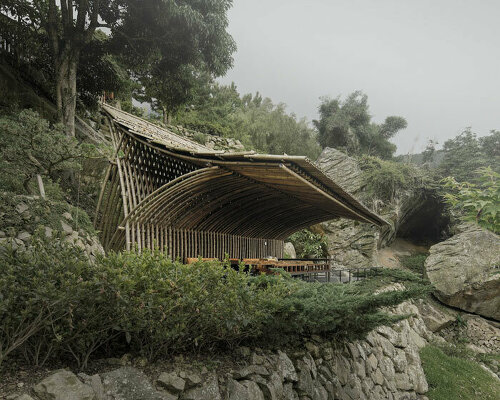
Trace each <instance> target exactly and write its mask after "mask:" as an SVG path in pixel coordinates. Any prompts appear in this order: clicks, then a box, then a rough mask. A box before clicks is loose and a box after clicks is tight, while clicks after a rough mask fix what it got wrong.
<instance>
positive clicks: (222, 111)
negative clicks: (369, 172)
mask: <svg viewBox="0 0 500 400" xmlns="http://www.w3.org/2000/svg"><path fill="white" fill-rule="evenodd" d="M197 89H198V91H197V94H196V96H195V98H194V100H193V104H192V107H190V108H189V109H186V110H184V111H181V112H180V113H179V115H178V116H177V117H176V121H177V122H178V123H180V124H182V125H184V126H187V127H189V128H192V129H196V130H199V131H201V132H203V133H206V134H212V135H218V136H226V137H232V138H235V139H238V140H240V141H241V142H242V143H243V144H244V145H245V147H247V148H248V149H255V150H257V151H260V152H265V153H271V154H283V153H286V154H289V155H306V156H308V157H309V158H311V159H316V158H317V156H318V155H319V153H320V147H319V145H318V143H317V141H316V132H315V131H314V130H313V129H311V128H310V127H309V126H308V123H307V122H306V120H304V119H301V120H298V119H297V117H296V116H295V115H294V114H288V113H286V106H285V105H284V104H282V103H281V104H273V102H272V101H271V99H269V98H265V99H263V98H262V96H261V95H260V94H259V93H256V94H255V96H252V95H251V94H247V95H244V96H240V94H239V93H238V91H237V89H236V86H235V85H234V84H232V85H230V86H223V85H220V84H218V83H215V82H212V81H210V80H209V81H206V82H205V84H204V85H200V86H199V87H198V88H197Z"/></svg>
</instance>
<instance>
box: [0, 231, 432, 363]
mask: <svg viewBox="0 0 500 400" xmlns="http://www.w3.org/2000/svg"><path fill="white" fill-rule="evenodd" d="M0 265H2V274H1V275H0V299H1V301H0V362H1V361H2V360H4V359H5V358H6V357H7V356H9V355H10V354H11V353H13V352H16V353H18V354H24V356H25V357H26V358H27V359H28V360H29V362H30V363H34V364H42V363H43V362H44V361H45V360H47V359H50V358H51V357H54V358H55V357H57V358H59V359H61V358H65V359H69V358H72V359H73V360H74V361H75V362H76V363H77V365H78V366H80V367H85V366H86V364H87V362H88V360H89V358H90V357H91V356H92V355H93V354H95V353H96V352H100V353H101V355H103V354H108V355H111V354H116V352H118V351H125V350H126V351H130V352H132V353H134V354H142V355H145V356H147V357H148V358H150V359H155V358H159V357H164V356H167V355H171V354H172V353H175V352H179V351H190V350H194V349H196V350H214V349H217V348H228V346H229V347H231V346H233V345H236V344H238V343H240V342H242V341H255V342H257V343H260V344H262V343H276V342H283V341H288V340H292V339H293V338H297V337H298V336H297V335H303V334H306V335H307V334H322V335H329V336H335V337H337V338H345V337H349V338H352V337H361V336H363V335H364V334H365V333H367V332H368V331H370V330H371V329H373V328H374V327H376V326H378V325H381V324H389V323H391V322H394V321H397V320H400V319H401V318H403V317H404V316H394V315H387V314H386V313H383V312H381V311H380V308H381V307H387V306H392V305H396V304H398V303H400V302H402V301H404V300H406V299H408V298H411V297H414V296H419V295H422V294H425V293H427V292H428V290H429V287H428V286H427V285H426V284H424V283H423V282H422V281H421V280H420V279H419V278H418V277H416V275H414V274H410V273H406V274H405V273H404V272H403V271H385V272H381V273H380V274H379V275H378V276H376V277H372V278H373V279H372V278H370V279H367V280H365V281H361V282H356V283H353V284H351V285H342V284H326V283H323V284H322V283H307V282H304V281H301V280H296V279H292V278H291V277H289V276H288V275H287V274H285V273H278V274H273V275H260V276H256V277H254V276H251V275H249V274H247V273H245V272H243V271H242V270H241V271H240V270H234V269H232V268H230V267H228V266H227V265H225V264H223V263H219V262H203V261H199V262H197V263H195V264H192V265H183V264H180V263H178V262H172V261H171V260H170V259H168V258H167V257H166V256H164V255H163V254H162V253H160V252H157V251H156V252H149V251H145V252H143V253H141V254H137V253H134V252H125V253H112V254H110V255H108V256H106V257H102V258H101V259H99V260H97V262H96V263H95V265H90V264H88V262H87V260H86V259H85V258H84V256H83V254H82V252H81V251H80V250H79V249H77V248H74V247H70V246H68V245H65V244H64V243H62V242H61V241H60V240H51V241H50V242H49V241H47V240H46V239H45V238H42V237H40V236H34V238H33V240H32V247H31V248H30V249H29V250H28V251H27V252H26V253H20V254H17V253H14V252H13V251H12V250H11V249H7V250H6V251H5V252H3V253H2V254H0ZM394 280H395V281H401V282H405V286H406V287H407V289H406V290H403V291H394V292H384V293H380V294H374V292H375V290H376V289H377V288H380V287H383V286H385V285H387V284H388V283H389V282H391V281H394Z"/></svg>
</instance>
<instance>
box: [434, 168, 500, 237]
mask: <svg viewBox="0 0 500 400" xmlns="http://www.w3.org/2000/svg"><path fill="white" fill-rule="evenodd" d="M477 175H478V176H479V177H478V178H477V181H478V184H472V183H468V182H461V183H460V182H457V181H456V180H455V178H453V177H447V178H445V179H444V180H443V183H444V187H445V188H446V189H447V190H448V191H447V192H446V193H445V194H444V198H445V200H446V202H447V203H448V204H449V205H450V206H451V207H452V208H453V209H454V210H455V211H458V212H459V213H460V214H461V216H462V218H463V219H464V220H466V221H471V222H475V223H477V224H478V225H480V226H482V227H483V228H486V229H489V230H491V231H492V232H495V233H497V234H498V233H500V174H499V173H497V172H495V171H493V170H492V169H491V168H490V167H488V168H482V169H479V170H478V171H477Z"/></svg>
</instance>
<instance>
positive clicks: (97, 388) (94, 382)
mask: <svg viewBox="0 0 500 400" xmlns="http://www.w3.org/2000/svg"><path fill="white" fill-rule="evenodd" d="M90 387H91V388H92V390H93V391H94V393H95V397H96V400H106V397H105V396H104V386H103V384H102V380H101V377H100V376H99V375H97V374H95V375H92V376H91V377H90Z"/></svg>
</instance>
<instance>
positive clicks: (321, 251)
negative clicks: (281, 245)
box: [288, 229, 327, 258]
mask: <svg viewBox="0 0 500 400" xmlns="http://www.w3.org/2000/svg"><path fill="white" fill-rule="evenodd" d="M288 240H289V241H290V242H292V244H293V246H294V247H295V250H296V252H297V256H298V257H299V258H306V257H310V258H322V257H325V255H326V254H327V250H326V249H327V244H326V239H325V237H324V236H323V235H321V234H319V233H313V232H311V231H310V230H308V229H302V230H301V231H298V232H295V233H294V234H292V235H291V236H290V237H289V238H288Z"/></svg>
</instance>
